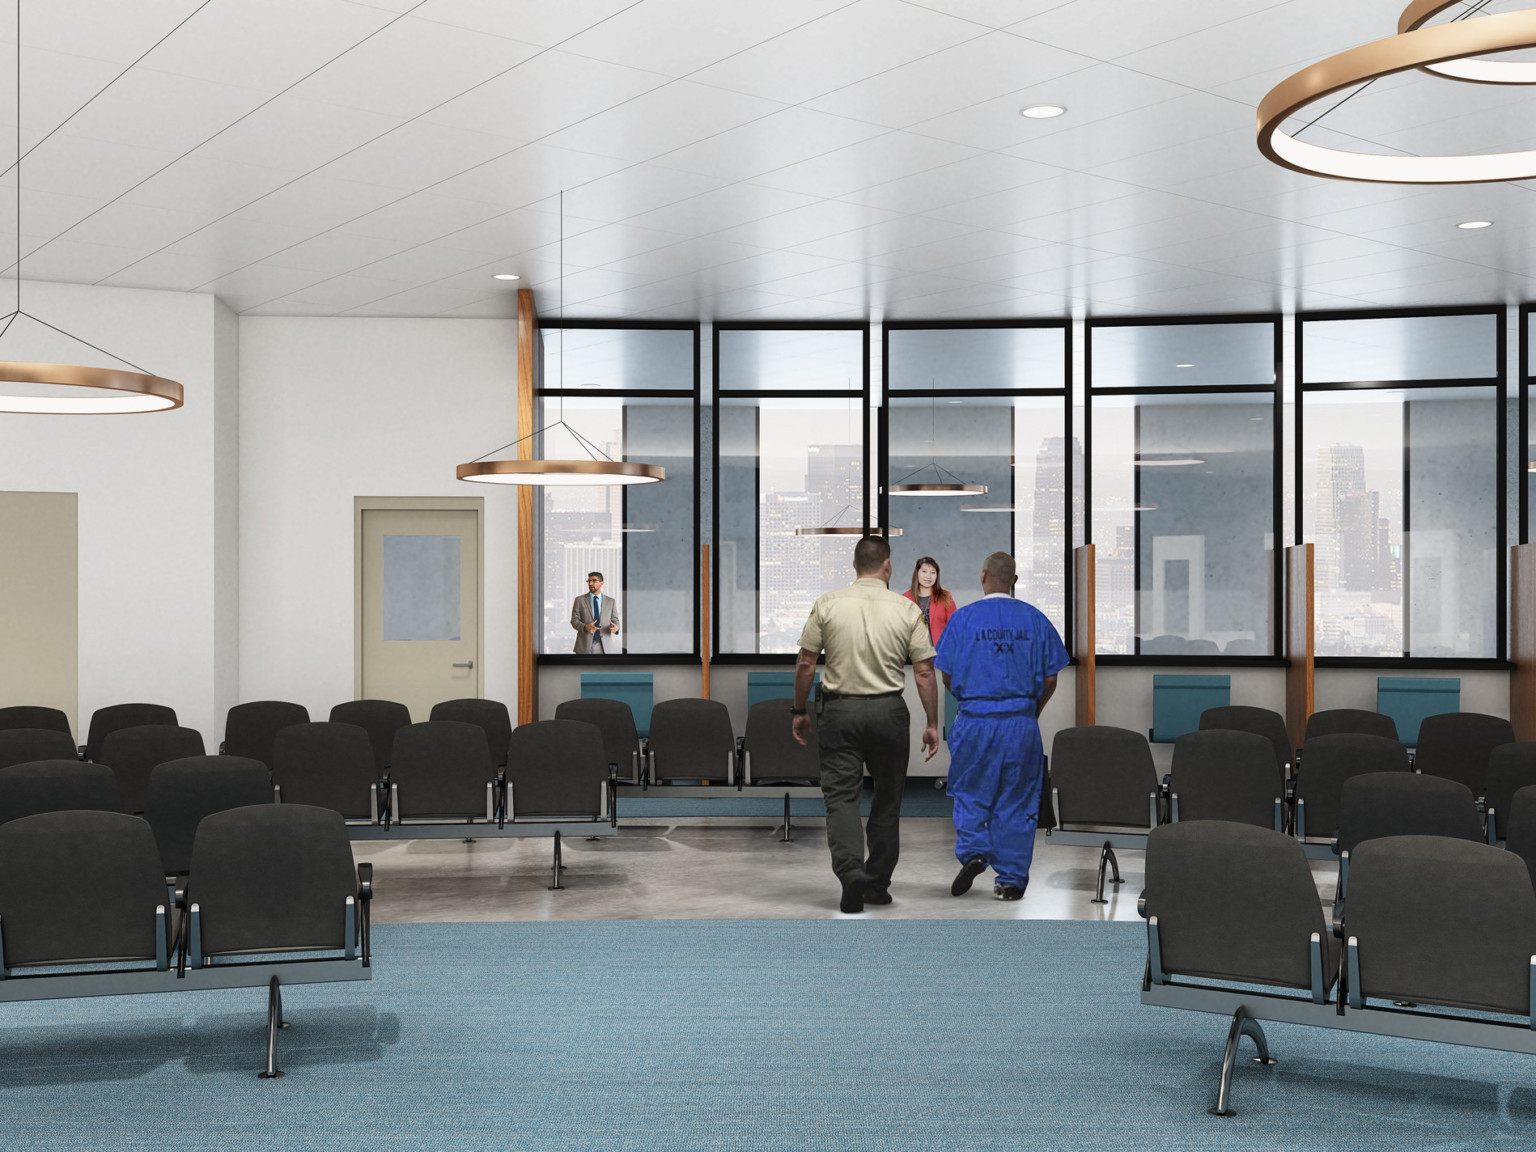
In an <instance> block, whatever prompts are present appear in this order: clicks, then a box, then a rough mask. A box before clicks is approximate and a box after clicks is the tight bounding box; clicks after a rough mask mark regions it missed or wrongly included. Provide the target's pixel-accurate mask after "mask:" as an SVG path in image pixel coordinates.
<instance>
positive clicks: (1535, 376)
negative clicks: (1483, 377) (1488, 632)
mask: <svg viewBox="0 0 1536 1152" xmlns="http://www.w3.org/2000/svg"><path fill="white" fill-rule="evenodd" d="M1518 314H1519V324H1520V332H1519V335H1518V338H1517V342H1516V346H1517V347H1518V349H1519V356H1520V370H1519V371H1518V372H1517V373H1516V374H1515V378H1516V379H1517V380H1519V381H1520V404H1519V406H1518V407H1517V409H1516V417H1515V422H1516V427H1517V432H1516V435H1517V438H1518V439H1517V443H1518V444H1519V447H1520V466H1519V468H1518V469H1517V470H1516V472H1515V479H1516V481H1517V488H1516V495H1515V504H1516V508H1517V511H1518V515H1519V517H1520V526H1519V529H1518V530H1517V531H1516V532H1515V533H1514V537H1515V539H1516V540H1518V541H1519V542H1520V543H1521V544H1529V543H1530V542H1531V534H1530V529H1529V527H1528V526H1527V524H1528V521H1529V519H1530V514H1531V495H1530V491H1529V489H1530V481H1529V480H1527V479H1526V467H1527V461H1526V456H1527V455H1528V454H1529V453H1530V447H1529V440H1530V435H1531V401H1530V395H1531V389H1532V388H1533V387H1536V373H1533V372H1532V371H1531V351H1532V346H1531V317H1532V316H1536V304H1521V305H1520V308H1519V313H1518ZM1508 464H1509V462H1508V461H1506V462H1505V465H1506V467H1507V466H1508ZM1501 475H1507V473H1501ZM1509 540H1510V533H1509V529H1508V526H1507V525H1506V526H1505V531H1504V548H1505V552H1506V554H1507V553H1508V550H1509ZM1507 634H1508V633H1507V628H1506V635H1507ZM1506 655H1507V653H1506Z"/></svg>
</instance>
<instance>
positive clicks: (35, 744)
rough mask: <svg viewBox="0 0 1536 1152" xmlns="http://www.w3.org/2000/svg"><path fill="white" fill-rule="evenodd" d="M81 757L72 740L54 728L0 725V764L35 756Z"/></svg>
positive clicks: (40, 757) (68, 735)
mask: <svg viewBox="0 0 1536 1152" xmlns="http://www.w3.org/2000/svg"><path fill="white" fill-rule="evenodd" d="M79 759H80V754H79V751H78V750H77V749H76V748H75V741H74V739H73V738H72V737H71V736H70V734H69V733H68V732H60V731H59V730H58V729H57V728H0V768H9V767H10V766H11V765H12V764H30V763H32V762H33V761H34V760H75V761H78V760H79Z"/></svg>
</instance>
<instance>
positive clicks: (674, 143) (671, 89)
mask: <svg viewBox="0 0 1536 1152" xmlns="http://www.w3.org/2000/svg"><path fill="white" fill-rule="evenodd" d="M782 108H783V105H782V104H779V103H776V102H775V101H772V100H761V99H759V98H757V97H756V96H743V95H742V94H741V93H739V92H726V91H724V90H723V89H720V88H709V87H706V86H705V85H703V84H694V83H691V82H689V81H686V80H679V81H676V82H675V83H672V84H666V85H663V86H662V87H660V88H655V89H652V90H651V91H649V92H645V93H642V94H641V95H639V96H636V97H635V98H634V99H632V100H627V101H625V102H624V103H622V104H620V105H618V106H617V107H615V108H612V109H610V110H608V111H606V112H599V113H597V114H596V115H594V116H590V117H588V118H587V119H585V120H582V121H580V122H579V123H577V124H575V125H573V126H572V127H570V128H565V129H562V130H561V131H559V132H556V133H554V134H553V135H551V136H550V137H549V138H548V140H547V143H549V144H552V145H555V146H556V147H560V148H570V149H574V150H575V151H577V152H595V153H596V154H597V155H599V156H613V157H616V158H618V159H621V160H628V161H630V162H632V163H638V162H640V161H642V160H649V159H651V158H652V157H653V156H661V155H664V154H665V153H667V152H671V151H673V150H674V149H677V148H682V147H684V146H685V145H688V144H691V143H693V142H694V141H696V140H702V139H705V138H707V137H710V136H713V135H715V134H716V133H718V132H724V131H727V130H728V129H731V128H735V127H737V126H739V125H742V124H746V123H748V122H750V121H752V120H757V119H759V118H761V117H763V116H769V115H771V114H773V113H774V112H777V111H780V110H781V109H782Z"/></svg>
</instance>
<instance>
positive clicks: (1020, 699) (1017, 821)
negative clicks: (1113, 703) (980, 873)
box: [934, 596, 1068, 888]
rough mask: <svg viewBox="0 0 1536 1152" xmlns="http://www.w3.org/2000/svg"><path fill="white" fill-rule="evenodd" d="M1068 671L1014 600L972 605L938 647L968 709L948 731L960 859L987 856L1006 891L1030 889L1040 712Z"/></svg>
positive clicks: (938, 661) (1052, 636)
mask: <svg viewBox="0 0 1536 1152" xmlns="http://www.w3.org/2000/svg"><path fill="white" fill-rule="evenodd" d="M1067 664H1068V656H1067V650H1066V648H1065V646H1063V644H1062V642H1061V637H1060V636H1058V635H1057V633H1056V629H1055V627H1054V626H1053V625H1052V624H1051V622H1050V621H1049V620H1047V619H1046V618H1045V615H1044V614H1043V613H1042V612H1041V611H1040V610H1039V609H1038V608H1035V607H1034V606H1033V605H1031V604H1026V603H1024V602H1023V601H1022V600H1014V599H1012V598H1011V597H1007V596H988V597H986V598H984V599H982V600H978V601H976V602H975V603H972V604H967V605H966V606H965V607H963V608H961V609H960V610H959V611H957V612H956V613H955V614H954V615H953V616H951V617H950V619H949V624H948V626H947V627H946V628H945V629H944V634H943V636H941V637H940V638H939V645H938V655H937V656H936V657H935V658H934V665H935V667H937V668H938V669H939V671H941V672H945V673H948V674H949V681H950V691H951V692H953V693H954V695H955V699H956V700H958V701H959V702H960V713H959V715H958V716H957V717H956V718H955V722H954V724H953V726H951V728H950V730H949V791H950V795H952V796H953V797H954V801H955V855H956V856H957V857H958V858H959V859H960V861H961V862H962V863H964V862H965V861H967V860H969V859H970V858H971V857H973V856H980V857H982V858H983V859H984V860H986V862H987V863H988V864H989V865H991V867H992V869H993V871H994V872H996V873H997V881H998V883H1000V884H1010V885H1013V886H1014V887H1017V888H1023V887H1025V886H1026V885H1027V884H1028V883H1029V864H1030V860H1031V859H1032V858H1033V856H1034V853H1035V826H1036V824H1037V823H1038V821H1039V816H1040V787H1041V781H1042V779H1043V777H1044V773H1045V750H1044V748H1043V747H1042V746H1041V743H1040V726H1039V724H1038V722H1037V721H1036V718H1035V712H1036V706H1037V704H1038V702H1039V699H1040V694H1041V692H1043V691H1044V690H1045V681H1046V678H1047V677H1050V676H1054V675H1056V673H1058V672H1060V671H1061V670H1062V669H1063V668H1065V667H1066V666H1067Z"/></svg>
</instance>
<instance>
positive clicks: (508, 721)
mask: <svg viewBox="0 0 1536 1152" xmlns="http://www.w3.org/2000/svg"><path fill="white" fill-rule="evenodd" d="M427 719H428V720H457V721H461V722H462V723H465V724H478V725H479V726H480V727H481V728H483V729H484V730H485V743H486V747H488V748H489V749H490V750H491V763H492V764H494V765H496V767H498V768H503V767H505V766H506V763H507V745H509V744H510V743H512V717H511V716H510V715H508V713H507V706H506V705H505V704H503V703H502V702H501V701H500V700H480V699H478V698H476V697H472V696H471V697H466V698H465V699H463V700H444V701H443V702H442V703H441V704H434V705H432V714H431V715H430V716H428V717H427Z"/></svg>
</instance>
